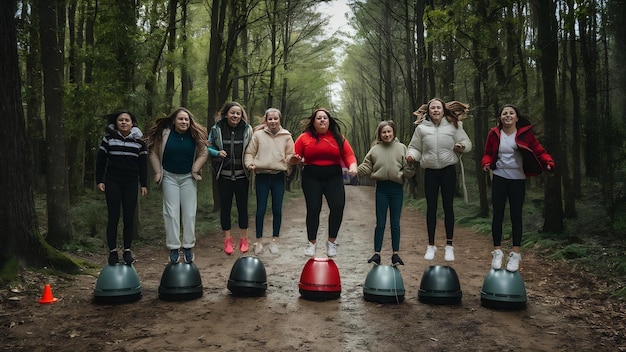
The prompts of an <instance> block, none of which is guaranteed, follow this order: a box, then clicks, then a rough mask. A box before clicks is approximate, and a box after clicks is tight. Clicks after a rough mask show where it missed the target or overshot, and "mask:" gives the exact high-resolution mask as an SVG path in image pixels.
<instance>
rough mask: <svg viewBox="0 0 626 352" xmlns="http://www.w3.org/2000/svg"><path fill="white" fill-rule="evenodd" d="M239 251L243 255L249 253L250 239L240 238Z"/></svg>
mask: <svg viewBox="0 0 626 352" xmlns="http://www.w3.org/2000/svg"><path fill="white" fill-rule="evenodd" d="M239 250H240V251H241V253H246V252H247V251H248V239H247V238H240V239H239Z"/></svg>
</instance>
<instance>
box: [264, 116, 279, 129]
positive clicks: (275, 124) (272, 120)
mask: <svg viewBox="0 0 626 352" xmlns="http://www.w3.org/2000/svg"><path fill="white" fill-rule="evenodd" d="M265 123H266V124H267V127H269V129H270V131H272V132H273V133H276V132H278V130H280V116H278V113H277V112H275V111H272V112H268V113H267V116H265Z"/></svg>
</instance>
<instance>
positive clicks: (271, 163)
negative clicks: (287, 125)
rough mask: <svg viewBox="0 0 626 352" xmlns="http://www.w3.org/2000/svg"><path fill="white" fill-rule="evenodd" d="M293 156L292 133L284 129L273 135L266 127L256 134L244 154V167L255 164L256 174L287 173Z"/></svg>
mask: <svg viewBox="0 0 626 352" xmlns="http://www.w3.org/2000/svg"><path fill="white" fill-rule="evenodd" d="M292 155H293V138H292V137H291V133H290V132H289V131H287V130H286V129H284V128H282V127H281V129H280V131H278V132H277V133H276V134H273V133H272V132H271V131H270V129H269V128H268V127H267V126H266V127H265V128H263V129H261V130H259V131H256V132H254V134H253V135H252V140H251V141H250V144H249V145H248V148H246V151H245V152H244V159H243V160H244V166H245V168H246V169H247V168H249V167H250V165H251V164H254V170H255V172H256V173H264V172H265V173H273V172H280V171H285V172H286V171H287V170H288V169H289V159H290V158H291V156H292Z"/></svg>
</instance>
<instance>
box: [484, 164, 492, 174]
mask: <svg viewBox="0 0 626 352" xmlns="http://www.w3.org/2000/svg"><path fill="white" fill-rule="evenodd" d="M489 170H491V164H487V165H483V171H484V172H488V171H489Z"/></svg>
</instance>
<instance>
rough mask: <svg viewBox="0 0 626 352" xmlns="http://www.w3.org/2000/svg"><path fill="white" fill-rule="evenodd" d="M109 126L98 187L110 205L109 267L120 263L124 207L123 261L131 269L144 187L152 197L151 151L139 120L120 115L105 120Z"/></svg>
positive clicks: (98, 159) (100, 153)
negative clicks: (119, 238) (119, 227)
mask: <svg viewBox="0 0 626 352" xmlns="http://www.w3.org/2000/svg"><path fill="white" fill-rule="evenodd" d="M105 118H106V119H107V126H106V127H105V129H104V135H103V137H102V142H101V143H100V148H99V149H98V155H97V157H96V184H97V187H98V189H99V190H100V191H102V192H104V194H105V196H106V202H107V210H108V214H109V215H108V222H107V230H106V234H107V243H108V246H109V259H108V263H109V265H115V264H117V263H118V262H119V256H118V254H117V225H118V223H119V220H120V207H121V210H122V212H123V220H124V230H123V241H124V253H123V259H124V262H125V263H126V264H127V265H131V264H132V263H133V262H134V261H135V259H134V258H133V256H132V254H131V252H130V247H131V244H132V242H133V227H134V221H135V210H136V208H137V191H138V187H139V184H141V195H142V196H145V195H146V194H148V177H147V173H148V172H147V169H148V168H147V159H146V156H147V154H148V151H147V149H146V145H145V143H144V142H143V140H142V139H141V137H142V133H141V130H140V129H139V128H138V127H137V118H136V117H135V115H133V114H132V113H131V112H130V111H118V112H115V113H113V114H109V115H107V116H105Z"/></svg>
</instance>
